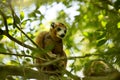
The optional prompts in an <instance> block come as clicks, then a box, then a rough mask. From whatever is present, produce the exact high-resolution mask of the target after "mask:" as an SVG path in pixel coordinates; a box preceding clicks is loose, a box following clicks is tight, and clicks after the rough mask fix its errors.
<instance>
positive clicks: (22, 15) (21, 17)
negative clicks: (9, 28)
mask: <svg viewBox="0 0 120 80" xmlns="http://www.w3.org/2000/svg"><path fill="white" fill-rule="evenodd" d="M20 19H21V20H23V19H24V12H23V11H21V12H20Z"/></svg>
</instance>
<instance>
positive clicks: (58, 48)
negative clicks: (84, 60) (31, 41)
mask: <svg viewBox="0 0 120 80" xmlns="http://www.w3.org/2000/svg"><path fill="white" fill-rule="evenodd" d="M58 27H63V28H65V29H66V26H65V25H64V24H62V23H55V24H54V27H52V28H51V29H50V31H49V32H47V31H44V32H41V33H40V34H39V35H38V36H37V37H36V41H35V42H36V44H37V45H38V46H39V47H40V48H43V49H45V50H48V52H47V53H44V54H39V55H37V57H38V56H39V57H42V58H45V59H48V60H53V59H56V58H58V57H66V54H65V52H64V51H63V42H62V39H60V38H58V37H57V36H56V34H57V30H56V29H57V28H58ZM44 62H45V61H42V60H40V59H37V60H36V63H37V64H41V63H44ZM66 64H67V60H62V61H58V62H56V63H55V64H52V65H49V66H45V67H42V68H41V69H42V70H44V71H56V70H60V69H62V68H63V69H65V68H66Z"/></svg>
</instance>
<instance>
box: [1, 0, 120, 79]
mask: <svg viewBox="0 0 120 80" xmlns="http://www.w3.org/2000/svg"><path fill="white" fill-rule="evenodd" d="M10 3H12V5H11V4H10ZM27 3H28V4H27ZM16 4H17V5H16ZM25 4H27V5H25ZM57 5H60V6H62V7H60V6H57ZM119 5H120V0H74V1H73V0H49V1H48V0H35V1H32V0H26V2H24V1H20V0H19V1H17V0H1V1H0V7H1V9H0V15H1V16H0V62H1V64H2V65H17V66H21V65H22V66H23V65H25V64H33V58H34V56H33V54H34V53H35V52H36V45H35V43H34V39H35V36H36V35H37V33H38V32H39V31H42V30H48V28H47V27H46V26H48V24H50V23H51V22H52V21H60V22H63V23H64V24H65V25H66V26H67V28H68V31H67V36H66V38H65V39H64V40H63V41H64V49H65V52H66V54H67V56H68V66H67V67H68V69H70V70H69V71H70V72H71V73H74V74H75V75H77V73H78V72H80V70H81V69H84V68H85V67H89V63H90V62H91V61H96V60H102V61H105V62H106V63H107V64H108V65H110V66H112V67H114V68H116V69H117V70H120V58H119V57H120V50H119V49H120V38H119V35H120V7H119ZM55 7H57V10H56V14H57V15H56V17H54V12H50V11H49V10H51V11H52V9H53V8H55ZM51 13H52V14H53V15H51V16H52V17H53V19H51V20H47V18H48V17H47V16H48V14H51ZM20 55H21V56H20ZM27 55H29V56H27ZM78 76H79V75H78ZM18 78H19V77H18Z"/></svg>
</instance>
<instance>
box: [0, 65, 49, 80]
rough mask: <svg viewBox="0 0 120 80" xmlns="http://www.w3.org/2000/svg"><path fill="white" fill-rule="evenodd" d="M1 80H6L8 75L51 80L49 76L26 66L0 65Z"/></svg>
mask: <svg viewBox="0 0 120 80" xmlns="http://www.w3.org/2000/svg"><path fill="white" fill-rule="evenodd" d="M0 74H1V75H0V78H1V79H2V80H5V78H6V77H7V76H8V75H14V76H23V77H25V78H27V79H30V78H31V79H33V78H34V79H38V80H49V75H47V74H44V73H42V72H38V71H35V70H33V69H31V68H26V67H24V66H12V65H0Z"/></svg>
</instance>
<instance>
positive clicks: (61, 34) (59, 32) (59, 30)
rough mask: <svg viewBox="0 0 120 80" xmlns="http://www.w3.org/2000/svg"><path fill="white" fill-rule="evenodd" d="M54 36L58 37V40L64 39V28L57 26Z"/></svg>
mask: <svg viewBox="0 0 120 80" xmlns="http://www.w3.org/2000/svg"><path fill="white" fill-rule="evenodd" d="M56 31H57V32H56V36H57V37H58V38H61V39H62V38H64V37H65V34H66V28H65V27H60V26H58V27H57V28H56Z"/></svg>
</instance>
